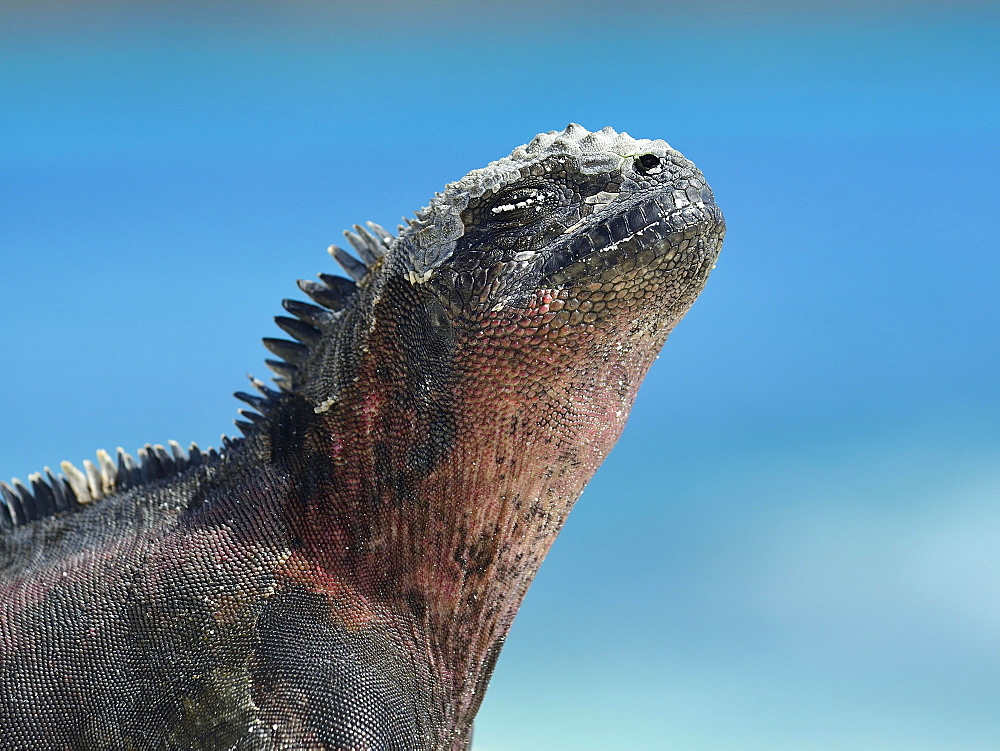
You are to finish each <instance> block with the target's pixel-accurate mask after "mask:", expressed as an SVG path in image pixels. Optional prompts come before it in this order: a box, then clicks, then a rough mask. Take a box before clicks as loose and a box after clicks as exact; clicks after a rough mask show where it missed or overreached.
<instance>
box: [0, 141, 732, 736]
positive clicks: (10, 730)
mask: <svg viewBox="0 0 1000 751" xmlns="http://www.w3.org/2000/svg"><path fill="white" fill-rule="evenodd" d="M723 234H724V223H723V219H722V214H721V212H720V211H719V209H718V207H717V206H716V205H715V202H714V199H713V197H712V193H711V190H710V189H709V188H708V185H707V184H706V183H705V181H704V178H703V177H702V176H701V173H700V172H699V171H698V170H697V169H696V168H695V167H694V165H692V164H691V163H690V162H689V161H687V160H686V159H685V158H684V157H682V156H681V155H680V154H679V153H677V152H676V151H674V150H673V149H672V148H670V146H668V145H667V144H666V143H665V142H663V141H645V140H635V139H632V138H631V137H629V136H628V135H626V134H623V133H616V132H615V131H613V130H611V129H610V128H606V129H604V130H602V131H598V132H595V133H590V132H588V131H586V130H585V129H583V128H581V127H580V126H577V125H570V126H569V127H567V128H566V129H565V130H564V131H561V132H555V131H553V132H551V133H547V134H542V135H539V136H537V137H536V138H535V139H534V140H533V141H531V143H529V144H527V145H525V146H521V147H519V148H517V149H515V150H514V152H513V153H512V154H511V155H510V156H508V157H505V158H504V159H500V160H498V161H496V162H493V163H491V164H490V165H488V166H487V167H485V168H483V169H479V170H475V171H473V172H471V173H469V174H468V175H467V176H466V177H464V178H462V179H461V180H459V181H458V182H455V183H452V184H450V185H448V186H446V188H445V189H444V191H443V192H441V193H438V194H437V195H436V196H435V197H434V198H433V199H432V200H431V202H430V204H429V205H428V206H427V207H425V208H423V209H421V210H420V211H418V212H416V215H415V217H414V219H413V220H410V221H408V222H407V224H406V225H404V226H401V227H400V228H399V233H398V235H397V236H393V235H392V234H390V233H389V232H387V231H386V230H384V229H382V228H381V227H379V226H378V225H375V224H371V223H369V224H368V225H367V226H365V227H362V226H360V225H355V226H354V228H353V230H352V231H348V232H345V237H346V239H347V241H348V244H349V245H350V246H351V247H352V248H353V250H354V252H355V253H356V254H357V255H356V256H354V255H351V254H349V253H347V252H346V251H344V250H343V249H341V248H339V247H337V246H331V247H330V254H331V255H332V256H333V258H334V259H335V260H336V261H337V262H338V263H339V264H340V266H341V267H342V268H343V269H344V272H345V273H346V274H347V277H339V276H334V275H330V274H321V275H320V277H319V281H312V280H301V281H300V282H299V288H300V289H301V290H302V291H303V292H304V293H305V294H306V295H307V296H308V297H309V298H310V299H311V301H312V302H310V303H307V302H301V301H296V300H286V301H284V308H285V311H286V312H287V313H288V315H285V316H279V317H278V318H276V322H277V324H278V326H279V327H280V328H281V329H282V330H283V331H284V332H285V333H286V334H287V335H288V336H289V337H291V339H279V338H267V339H265V340H264V344H265V346H266V347H267V348H268V349H269V350H270V351H271V352H272V353H273V354H274V355H275V359H271V360H268V361H267V362H268V364H269V366H270V367H271V368H272V369H273V370H274V372H275V378H274V383H275V386H276V388H271V387H269V386H267V385H266V384H264V383H263V382H261V381H259V380H257V379H252V385H253V390H254V393H249V392H239V393H237V397H238V398H239V399H240V400H241V401H242V402H244V403H245V404H246V407H244V408H242V409H240V419H239V420H237V423H236V424H237V426H238V427H239V429H240V430H241V431H242V432H243V434H244V437H242V438H239V439H229V438H224V439H223V443H222V447H221V449H220V450H218V451H216V450H214V449H211V450H209V451H205V452H203V451H201V450H200V449H198V447H197V446H192V447H191V448H190V449H189V450H188V451H187V452H185V451H184V450H182V449H181V447H180V446H179V445H177V444H175V443H172V442H171V443H168V445H167V447H164V446H159V445H155V446H150V445H147V446H146V447H144V448H142V449H140V450H139V451H138V452H137V456H138V458H137V459H135V458H133V457H131V456H130V455H128V454H126V453H125V452H124V451H121V450H120V449H119V452H118V456H117V459H116V460H112V459H111V457H110V456H109V455H108V454H106V453H104V452H99V453H98V455H97V462H96V463H94V462H90V461H87V462H84V463H83V468H82V469H78V468H77V467H75V466H73V465H72V464H69V463H65V462H64V463H63V464H61V465H60V469H61V470H62V472H61V473H60V474H57V473H55V472H53V471H51V470H49V469H48V468H46V470H45V472H44V474H35V475H31V476H29V479H28V482H27V484H25V483H21V482H19V481H13V482H12V483H10V484H7V483H2V484H0V739H2V746H3V747H4V748H11V749H49V748H51V749H147V748H148V749H161V748H163V749H189V748H199V749H344V750H348V749H350V750H352V751H354V750H357V751H360V750H362V749H365V750H371V751H374V750H376V749H377V750H384V751H396V750H399V751H402V750H404V749H405V750H408V751H415V750H427V751H430V750H436V749H448V750H452V751H454V750H458V749H467V748H469V744H470V743H471V733H472V722H473V719H474V717H475V714H476V712H477V710H478V708H479V705H480V703H481V701H482V699H483V695H484V693H485V691H486V687H487V684H488V682H489V679H490V676H491V674H492V671H493V666H494V663H495V661H496V658H497V655H498V654H499V651H500V648H501V646H502V644H503V642H504V639H505V637H506V635H507V631H508V629H509V628H510V625H511V622H512V620H513V618H514V616H515V614H516V612H517V610H518V607H519V605H520V603H521V600H522V598H523V596H524V593H525V591H526V589H527V587H528V586H529V585H530V583H531V581H532V579H533V577H534V575H535V573H536V571H537V570H538V566H539V565H540V564H541V561H542V559H543V558H544V556H545V554H546V553H547V551H548V549H549V547H550V546H551V544H552V542H553V540H554V539H555V537H556V535H557V534H558V532H559V530H560V529H561V527H562V525H563V523H564V522H565V519H566V516H567V514H568V513H569V511H570V509H571V508H572V506H573V503H574V502H575V501H576V499H577V498H578V497H579V495H580V492H581V491H582V490H583V487H584V485H585V484H586V482H587V481H588V480H589V479H590V477H591V476H592V475H593V473H594V471H595V470H596V469H597V467H598V466H599V465H600V463H601V462H602V461H603V459H604V457H605V456H606V455H607V453H608V451H609V450H610V449H611V447H612V446H613V445H614V443H615V441H616V440H617V438H618V435H619V433H620V432H621V429H622V428H623V426H624V423H625V420H626V418H627V416H628V412H629V409H630V408H631V405H632V402H633V400H634V398H635V394H636V391H637V389H638V387H639V384H640V383H641V381H642V379H643V376H644V375H645V373H646V371H647V369H648V368H649V366H650V364H651V363H652V361H653V359H655V357H656V355H657V353H658V352H659V350H660V348H661V346H662V345H663V343H664V341H665V340H666V337H667V335H668V334H669V332H670V331H671V330H672V329H673V327H674V326H675V325H676V324H677V322H678V321H679V320H680V319H681V317H683V315H684V314H685V313H686V312H687V310H688V308H689V307H690V306H691V304H692V303H693V302H694V300H695V298H696V297H697V296H698V294H699V292H700V291H701V289H702V287H703V286H704V284H705V281H706V279H707V278H708V274H709V271H710V270H711V269H712V268H713V267H714V263H715V260H716V258H717V256H718V253H719V250H720V248H721V244H722V238H723Z"/></svg>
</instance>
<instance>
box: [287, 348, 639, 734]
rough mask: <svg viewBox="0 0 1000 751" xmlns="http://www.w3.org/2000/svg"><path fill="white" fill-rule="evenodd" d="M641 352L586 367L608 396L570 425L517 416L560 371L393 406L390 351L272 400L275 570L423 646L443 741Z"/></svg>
mask: <svg viewBox="0 0 1000 751" xmlns="http://www.w3.org/2000/svg"><path fill="white" fill-rule="evenodd" d="M648 364H649V363H648V361H646V360H645V358H643V361H642V362H636V363H635V367H634V368H632V367H630V368H628V369H627V370H628V372H629V373H630V374H631V373H634V374H636V375H635V376H634V377H630V378H628V379H627V381H626V382H624V383H623V381H622V373H623V372H624V371H619V370H617V369H616V370H615V371H614V372H612V373H605V372H602V371H595V374H594V377H595V379H598V380H599V381H600V380H604V381H608V382H606V383H600V382H598V383H596V384H595V386H596V390H597V391H598V392H600V393H604V394H612V395H614V396H613V397H612V398H610V399H607V400H604V401H602V402H601V403H599V404H586V403H585V402H583V406H584V407H586V408H585V409H580V411H579V412H578V413H577V414H576V415H575V420H574V421H573V422H572V424H571V429H570V430H567V431H565V432H563V433H553V432H552V431H551V429H550V428H549V426H548V425H546V424H544V423H538V422H532V421H531V420H528V419H526V418H525V403H526V400H527V401H528V402H532V403H534V404H536V405H539V404H543V405H544V404H545V402H549V403H551V404H553V405H556V408H559V405H562V404H569V403H570V402H571V400H570V399H569V398H568V395H567V394H562V393H560V389H559V387H558V382H555V387H553V388H550V389H545V390H544V393H543V391H542V390H539V391H538V392H537V393H531V392H530V391H528V392H526V391H525V390H524V389H523V388H522V387H520V386H519V385H518V384H513V383H504V382H496V381H491V378H490V375H489V374H488V373H484V374H483V375H482V377H481V378H478V379H475V378H474V379H471V380H470V379H466V380H464V381H461V382H457V381H456V382H453V383H450V384H448V389H449V391H450V398H451V401H452V403H453V404H456V405H460V409H451V410H443V411H440V412H438V413H434V412H433V411H431V412H428V410H426V409H422V408H420V407H419V405H416V406H414V405H411V407H412V408H410V409H406V408H401V406H400V400H401V399H402V395H401V391H400V389H402V388H403V387H404V384H402V383H401V382H399V383H396V382H395V381H394V379H392V378H391V377H389V376H388V375H387V372H388V371H391V370H392V368H391V363H390V364H387V363H386V362H385V360H384V358H383V360H382V361H380V363H379V365H378V367H376V366H375V365H374V363H372V362H369V363H367V364H363V365H362V368H361V371H360V372H359V374H358V378H357V380H356V382H355V384H354V385H353V386H351V387H350V388H349V389H348V390H346V391H345V393H343V394H341V396H340V398H339V399H338V401H337V402H336V403H335V404H334V405H333V406H332V407H331V408H330V409H328V410H326V411H324V412H321V413H317V412H316V411H315V410H314V409H313V408H312V406H311V405H310V403H308V402H307V401H306V400H305V399H304V398H301V397H299V396H297V395H290V396H288V397H287V398H286V399H285V403H284V404H283V405H282V407H281V408H280V409H276V410H274V411H273V413H272V414H271V416H270V418H269V419H270V425H269V430H268V431H267V434H268V436H269V451H270V454H271V458H272V460H273V461H274V462H275V464H276V465H277V466H278V467H279V468H280V469H281V470H282V471H283V472H284V473H285V474H286V475H287V476H288V477H289V478H290V481H289V486H290V487H291V488H292V490H291V494H292V496H293V498H291V499H290V501H291V502H290V503H289V504H288V505H287V506H286V510H285V515H286V517H287V528H288V530H289V534H290V536H291V547H292V554H291V556H290V558H289V560H288V561H287V562H286V564H285V566H284V569H283V571H282V576H284V577H285V578H286V580H287V581H289V582H292V583H294V584H296V585H301V586H304V587H306V588H307V589H309V590H310V591H313V592H316V593H320V594H322V595H323V596H325V597H326V598H327V599H328V601H329V603H330V609H331V618H333V619H340V620H341V621H342V622H343V624H344V625H345V626H346V627H347V628H348V629H349V630H351V629H355V630H366V631H369V632H370V633H371V634H374V635H375V636H376V637H384V638H385V639H387V640H389V641H390V642H392V643H394V644H399V643H400V642H402V643H403V644H405V645H406V648H405V649H403V650H402V651H401V653H402V654H407V655H415V656H417V657H416V660H417V662H416V663H415V665H414V672H415V676H416V680H417V682H418V684H423V687H422V688H423V690H424V691H426V692H427V694H429V698H430V704H431V712H432V722H431V725H432V727H433V728H435V729H438V728H440V729H441V731H440V732H442V733H444V734H445V735H444V736H442V742H445V741H447V738H448V737H449V736H448V734H449V733H452V734H454V735H453V737H454V738H456V739H460V738H462V737H464V736H465V733H466V732H467V730H468V727H469V726H470V724H471V721H472V718H473V717H474V715H475V712H476V710H477V709H478V705H479V702H480V701H481V699H482V696H483V694H484V690H485V686H486V683H487V681H488V680H489V677H490V675H491V673H492V670H493V665H494V662H495V660H496V657H497V655H498V653H499V650H500V647H501V646H502V644H503V641H504V639H505V637H506V635H507V632H508V629H509V628H510V625H511V622H512V621H513V618H514V615H515V613H516V612H517V609H518V607H519V605H520V602H521V599H522V598H523V596H524V593H525V591H526V589H527V587H528V585H529V584H530V582H531V580H532V579H533V578H534V576H535V574H536V572H537V570H538V567H539V565H540V564H541V562H542V559H543V558H544V557H545V555H546V553H547V552H548V550H549V548H550V546H551V544H552V542H553V540H554V539H555V537H556V535H557V534H558V532H559V530H560V528H561V527H562V525H563V523H564V521H565V519H566V515H567V514H568V513H569V510H570V509H571V507H572V505H573V503H574V502H575V501H576V499H577V497H578V496H579V494H580V492H581V491H582V488H583V486H584V484H585V483H586V482H587V481H588V480H589V478H590V476H591V475H592V474H593V472H594V470H595V469H596V468H597V466H598V465H599V464H600V462H601V461H602V460H603V458H604V454H605V453H606V451H607V450H608V449H609V448H610V446H611V445H612V444H613V443H614V441H615V440H616V439H617V437H618V434H619V432H620V430H621V428H622V426H623V424H624V417H623V416H624V415H626V414H627V413H628V408H629V406H630V405H631V402H632V399H633V398H634V396H635V388H636V387H637V385H638V383H639V381H640V380H641V375H642V374H643V373H644V372H645V369H646V367H648ZM397 387H398V388H397ZM574 408H577V409H579V408H580V402H579V401H578V402H577V403H576V404H574ZM542 413H543V414H544V413H545V409H542ZM581 433H582V434H585V435H586V440H581ZM439 444H440V445H439ZM411 659H412V658H411ZM434 715H439V716H434ZM461 747H462V746H461V745H459V746H457V748H461Z"/></svg>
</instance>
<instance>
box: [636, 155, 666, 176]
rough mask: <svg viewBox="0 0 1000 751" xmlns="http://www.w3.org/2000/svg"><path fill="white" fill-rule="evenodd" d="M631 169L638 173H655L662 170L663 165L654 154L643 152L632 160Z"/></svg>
mask: <svg viewBox="0 0 1000 751" xmlns="http://www.w3.org/2000/svg"><path fill="white" fill-rule="evenodd" d="M632 169H634V170H635V171H636V172H638V173H639V174H640V175H657V174H659V173H660V172H663V165H662V163H661V162H660V157H658V156H657V155H656V154H643V155H642V156H640V157H637V158H636V160H635V161H634V162H632Z"/></svg>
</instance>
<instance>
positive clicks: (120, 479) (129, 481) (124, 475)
mask: <svg viewBox="0 0 1000 751" xmlns="http://www.w3.org/2000/svg"><path fill="white" fill-rule="evenodd" d="M134 469H135V460H134V459H133V458H132V457H131V455H129V454H126V453H125V451H124V450H123V449H121V448H119V449H118V471H117V473H116V477H115V486H116V487H118V488H128V487H131V486H132V485H135V484H136V480H137V479H138V478H136V477H135V476H134V475H133V471H134Z"/></svg>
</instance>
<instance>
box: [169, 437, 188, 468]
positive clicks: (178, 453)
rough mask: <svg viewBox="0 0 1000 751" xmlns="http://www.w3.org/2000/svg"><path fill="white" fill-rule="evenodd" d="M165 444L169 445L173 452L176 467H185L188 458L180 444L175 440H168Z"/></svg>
mask: <svg viewBox="0 0 1000 751" xmlns="http://www.w3.org/2000/svg"><path fill="white" fill-rule="evenodd" d="M167 445H169V446H170V450H171V451H172V452H173V455H174V464H175V466H176V467H177V468H178V469H187V465H188V458H187V455H186V454H185V453H184V449H182V448H181V445H180V444H179V443H177V441H170V442H169V443H168V444H167Z"/></svg>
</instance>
